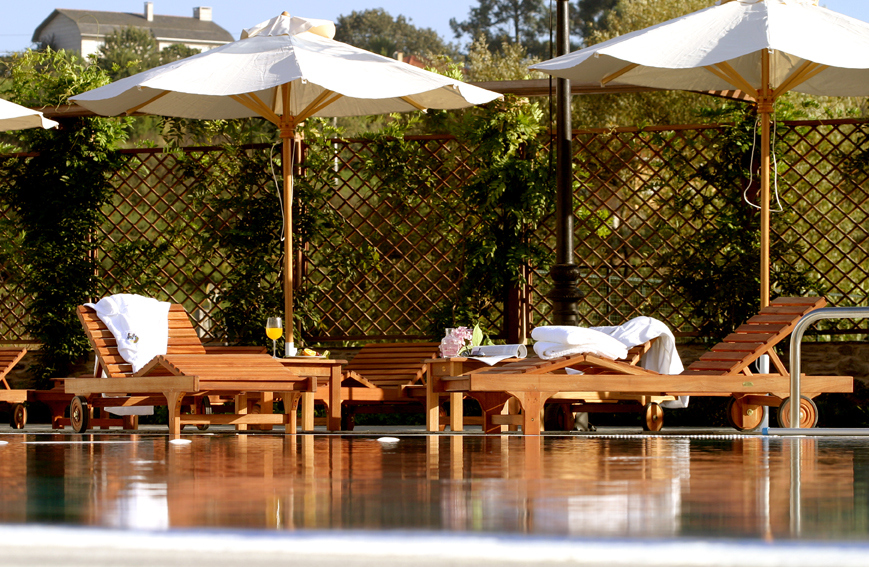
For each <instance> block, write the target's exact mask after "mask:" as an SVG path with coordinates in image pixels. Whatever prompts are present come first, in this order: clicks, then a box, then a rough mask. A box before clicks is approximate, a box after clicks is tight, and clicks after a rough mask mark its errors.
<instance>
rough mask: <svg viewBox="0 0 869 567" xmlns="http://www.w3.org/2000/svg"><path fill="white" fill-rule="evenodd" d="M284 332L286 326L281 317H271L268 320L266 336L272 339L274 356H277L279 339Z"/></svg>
mask: <svg viewBox="0 0 869 567" xmlns="http://www.w3.org/2000/svg"><path fill="white" fill-rule="evenodd" d="M283 334H284V327H283V325H282V324H281V318H280V317H269V318H268V321H266V336H267V337H268V338H270V339H271V340H272V357H274V358H277V356H275V351H276V350H277V346H278V339H279V338H281V335H283Z"/></svg>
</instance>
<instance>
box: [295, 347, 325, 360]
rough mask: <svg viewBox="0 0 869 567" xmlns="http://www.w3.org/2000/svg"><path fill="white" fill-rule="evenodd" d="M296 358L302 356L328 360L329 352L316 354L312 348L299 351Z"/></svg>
mask: <svg viewBox="0 0 869 567" xmlns="http://www.w3.org/2000/svg"><path fill="white" fill-rule="evenodd" d="M298 356H304V357H305V358H328V357H329V351H328V350H324V351H323V352H318V351H316V350H314V349H312V348H303V349H302V350H300V351H299V354H298Z"/></svg>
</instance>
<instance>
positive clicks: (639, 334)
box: [592, 317, 689, 409]
mask: <svg viewBox="0 0 869 567" xmlns="http://www.w3.org/2000/svg"><path fill="white" fill-rule="evenodd" d="M592 328H593V329H596V330H598V331H600V332H602V333H606V334H607V335H609V336H611V337H613V338H615V339H618V340H619V341H621V342H622V343H624V344H625V345H626V346H627V347H628V348H630V347H633V346H636V345H641V344H643V343H645V342H647V341H650V340H652V339H654V338H657V339H658V340H656V341H655V342H653V343H652V346H651V348H650V349H649V352H647V353H646V354H644V355H643V358H642V359H641V360H640V366H642V367H643V368H645V369H647V370H653V371H655V372H660V373H661V374H681V373H682V371H683V370H685V367H684V366H683V365H682V359H681V358H679V353H678V352H677V351H676V337H674V336H673V333H672V332H671V331H670V328H669V327H667V325H666V324H665V323H663V322H662V321H659V320H657V319H653V318H652V317H635V318H633V319H631V320H630V321H628V322H627V323H624V324H622V325H616V326H610V327H592ZM688 398H689V397H688V396H680V397H679V399H678V400H674V401H668V402H662V403H661V405H662V406H663V407H665V408H671V409H674V408H676V409H678V408H685V407H688Z"/></svg>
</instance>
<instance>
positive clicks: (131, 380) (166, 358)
mask: <svg viewBox="0 0 869 567" xmlns="http://www.w3.org/2000/svg"><path fill="white" fill-rule="evenodd" d="M78 316H79V319H81V322H82V325H83V326H84V329H85V333H86V335H87V337H88V341H89V342H90V344H91V346H92V347H93V349H94V351H95V352H96V356H97V369H96V370H95V376H99V375H100V374H101V373H102V372H105V374H106V376H107V377H108V378H98V377H94V378H67V379H65V380H64V388H65V391H66V393H67V394H72V395H73V396H74V398H73V399H72V401H71V402H70V421H71V424H72V426H73V429H75V431H76V432H82V431H85V430H87V427H88V423H89V420H90V416H91V407H113V406H126V407H132V406H148V405H166V406H167V407H168V408H169V432H170V435H171V436H172V437H177V436H178V435H180V433H181V428H182V426H183V425H185V424H192V425H197V426H207V425H209V424H232V425H236V426H247V425H277V424H283V425H285V426H286V431H287V433H295V432H296V409H297V407H298V400H299V397H300V396H301V394H302V393H303V392H310V391H314V390H315V389H316V379H313V378H311V377H310V376H309V375H307V374H309V373H306V372H298V371H297V372H293V371H291V370H290V369H288V368H286V367H285V366H284V364H282V362H281V360H279V359H275V358H272V357H271V356H268V355H266V354H224V353H220V354H207V352H206V348H205V347H204V346H203V345H202V343H201V342H200V340H199V337H198V335H197V334H196V331H195V329H194V328H193V325H192V324H191V323H190V319H189V318H188V316H187V312H186V311H185V310H184V308H183V307H182V306H181V305H176V304H173V305H172V306H171V308H170V310H169V344H168V348H167V353H166V354H165V355H160V356H157V357H155V358H154V359H153V360H152V361H151V362H149V363H148V364H147V365H146V366H145V367H144V368H142V369H141V370H140V371H139V372H137V373H135V374H133V373H132V368H131V365H130V364H129V363H127V362H126V361H125V360H124V359H123V358H122V357H121V356H120V354H119V352H118V348H117V344H116V341H115V339H114V337H113V336H112V334H111V332H109V330H108V329H107V328H106V326H105V325H104V324H103V322H102V321H100V319H99V317H97V315H96V313H95V312H94V311H93V309H91V308H89V307H85V306H81V307H79V308H78ZM247 393H262V394H270V393H275V394H276V395H277V396H279V397H281V398H282V399H283V401H284V414H283V415H274V414H271V413H269V412H265V411H264V412H263V413H252V412H251V411H250V408H249V407H248V406H246V405H245V407H238V405H239V404H236V405H237V407H236V412H235V413H232V414H209V413H207V412H206V411H205V408H204V406H205V405H207V402H206V400H207V399H208V398H209V397H213V396H218V397H235V396H241V395H244V394H247ZM99 394H106V395H111V396H119V397H101V396H98V395H99ZM182 404H185V405H189V406H191V407H192V408H194V409H195V412H194V413H192V414H182V413H181V410H182ZM269 409H270V408H269Z"/></svg>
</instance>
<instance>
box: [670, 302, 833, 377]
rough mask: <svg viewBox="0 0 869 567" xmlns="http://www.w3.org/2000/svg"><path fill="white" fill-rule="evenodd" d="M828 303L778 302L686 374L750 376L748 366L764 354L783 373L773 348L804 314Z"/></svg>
mask: <svg viewBox="0 0 869 567" xmlns="http://www.w3.org/2000/svg"><path fill="white" fill-rule="evenodd" d="M826 304H827V301H826V300H825V299H823V298H819V297H780V298H778V299H775V300H774V301H772V302H771V303H770V304H769V305H768V306H766V307H764V308H763V309H761V310H760V312H759V313H758V314H757V315H755V316H753V317H751V318H750V319H749V320H748V321H746V322H745V323H743V324H742V325H740V326H739V327H737V328H736V329H735V330H734V331H733V332H732V333H730V334H729V335H727V336H726V337H724V339H723V340H722V341H721V342H720V343H718V344H717V345H715V346H714V347H712V349H710V350H709V352H706V353H704V354H703V356H701V357H700V358H699V359H698V360H697V361H695V362H693V363H692V364H690V365H689V366H688V368H686V369H685V374H704V375H716V374H721V375H724V374H737V373H739V372H744V373H750V371H749V370H748V366H749V365H751V363H753V362H754V361H755V360H757V359H758V357H760V356H761V355H763V354H769V355H770V356H771V357H772V358H773V364H774V365H775V366H776V368H777V369H779V371H782V370H783V367H782V366H781V362H780V360H779V359H778V357H777V356H776V355H775V353H774V352H773V351H772V348H773V347H774V346H775V345H776V344H777V343H778V342H779V341H781V340H782V339H784V338H785V337H786V336H788V335H789V334H790V333H791V331H793V329H794V327H795V326H796V324H797V323H798V322H799V320H800V318H802V316H803V315H805V314H806V313H808V312H809V311H812V310H814V309H819V308H821V307H823V306H825V305H826Z"/></svg>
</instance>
